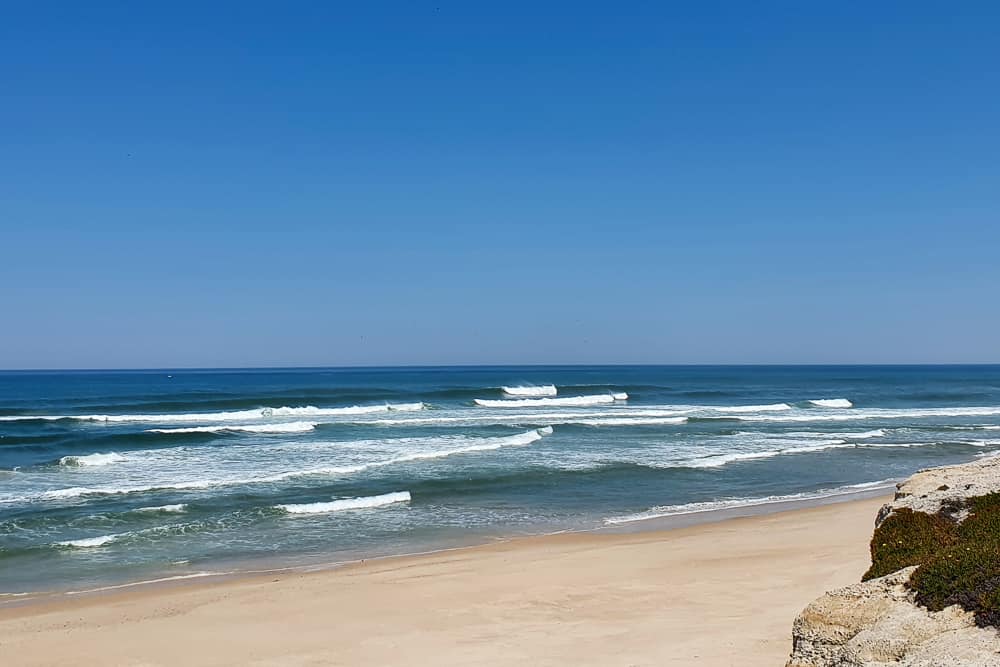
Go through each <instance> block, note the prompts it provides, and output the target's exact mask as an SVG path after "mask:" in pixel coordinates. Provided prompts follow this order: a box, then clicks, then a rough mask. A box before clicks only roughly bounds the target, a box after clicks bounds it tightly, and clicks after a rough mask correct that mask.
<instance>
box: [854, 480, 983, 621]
mask: <svg viewBox="0 0 1000 667" xmlns="http://www.w3.org/2000/svg"><path fill="white" fill-rule="evenodd" d="M959 509H961V510H964V511H968V512H969V515H968V517H967V518H966V519H965V520H964V521H963V522H962V523H956V522H955V521H954V520H953V519H952V516H953V515H954V513H955V512H956V511H957V510H959ZM871 552H872V566H871V568H870V569H869V570H868V572H866V573H865V575H864V579H866V580H867V579H872V578H875V577H881V576H884V575H886V574H889V573H891V572H895V571H896V570H899V569H901V568H904V567H908V566H910V565H919V567H918V568H917V570H916V571H915V572H914V573H913V576H912V577H911V578H910V581H909V584H908V586H909V587H910V588H911V589H912V590H914V591H915V592H916V599H917V602H918V603H919V604H921V605H923V606H925V607H927V608H928V609H930V610H931V611H940V610H942V609H944V608H945V607H949V606H951V605H954V604H957V605H960V606H961V607H962V608H963V609H966V610H967V611H971V612H973V613H974V614H975V616H976V623H977V624H978V625H980V626H988V625H992V626H998V627H1000V493H992V494H989V495H986V496H979V497H976V498H970V499H968V500H967V501H966V502H965V503H963V506H962V507H961V508H959V507H956V506H951V507H948V508H946V509H945V510H944V511H942V513H939V514H934V515H931V514H923V513H921V512H913V511H911V510H909V509H901V510H897V511H896V512H895V513H893V515H892V516H890V517H889V518H888V519H886V520H885V521H884V522H883V523H882V525H880V526H879V527H878V528H877V529H876V530H875V535H874V536H873V537H872V545H871Z"/></svg>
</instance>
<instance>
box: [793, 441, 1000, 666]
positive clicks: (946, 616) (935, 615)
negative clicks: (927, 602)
mask: <svg viewBox="0 0 1000 667" xmlns="http://www.w3.org/2000/svg"><path fill="white" fill-rule="evenodd" d="M997 492H1000V458H997V459H984V460H980V461H976V462H973V463H969V464H963V465H958V466H948V467H942V468H934V469H930V470H923V471H920V472H919V473H917V474H916V475H914V476H913V477H911V478H910V479H909V480H907V481H906V482H904V483H902V484H899V485H898V487H897V493H896V496H895V498H894V499H893V502H892V503H890V504H888V505H886V506H884V507H883V508H882V510H881V511H880V512H879V515H878V518H877V522H876V528H878V526H881V525H882V524H883V523H885V522H886V521H888V520H889V518H890V517H892V516H893V515H894V514H897V513H899V514H901V515H906V514H907V512H900V510H907V511H912V512H920V513H924V514H931V515H937V516H940V517H947V520H948V521H951V522H954V524H955V525H958V524H960V523H961V522H962V521H964V520H965V519H966V518H967V517H968V516H969V509H968V508H969V507H970V504H969V501H970V499H971V498H977V497H981V496H987V495H989V494H992V493H997ZM890 523H892V522H890ZM969 525H971V522H970V524H969ZM897 530H898V528H897ZM876 535H878V531H877V530H876ZM875 546H876V547H878V546H883V547H884V546H885V545H875ZM916 570H917V566H915V565H914V566H910V567H905V568H903V569H900V570H898V571H896V572H892V573H891V574H887V575H886V576H883V577H879V578H875V579H870V580H869V581H864V582H861V583H858V584H854V585H852V586H848V587H846V588H842V589H840V590H836V591H832V592H830V593H827V594H826V595H824V596H822V597H820V598H819V599H817V600H815V601H814V602H812V603H811V604H810V605H809V606H808V607H806V608H805V610H803V612H802V613H801V614H800V615H799V617H798V618H797V619H795V623H794V626H793V629H792V638H793V650H792V655H791V658H790V659H789V661H788V663H787V665H786V667H949V666H952V665H954V666H958V665H962V666H965V667H977V666H978V667H1000V632H998V630H997V628H995V627H979V626H977V619H976V615H975V614H974V613H973V612H971V611H966V609H963V607H961V606H959V605H957V604H954V605H951V606H948V607H944V608H943V609H940V610H939V611H930V610H928V609H927V608H926V607H924V606H921V605H920V604H918V603H917V592H916V591H914V590H913V588H912V585H911V581H910V580H911V576H912V575H913V573H914V572H915V571H916ZM980 624H981V623H980Z"/></svg>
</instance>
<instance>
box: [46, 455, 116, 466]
mask: <svg viewBox="0 0 1000 667" xmlns="http://www.w3.org/2000/svg"><path fill="white" fill-rule="evenodd" d="M127 460H128V459H126V458H125V457H124V456H122V455H121V454H119V453H117V452H108V453H107V454H101V453H96V454H88V455H86V456H64V457H62V458H61V459H59V465H61V466H80V467H83V466H106V465H110V464H112V463H120V462H121V461H127Z"/></svg>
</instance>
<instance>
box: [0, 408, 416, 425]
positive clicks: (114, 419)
mask: <svg viewBox="0 0 1000 667" xmlns="http://www.w3.org/2000/svg"><path fill="white" fill-rule="evenodd" d="M426 407H427V406H426V405H425V404H424V403H386V404H384V405H352V406H348V407H342V408H317V407H315V406H313V405H306V406H304V407H288V406H283V407H280V408H260V409H256V410H233V411H229V412H180V413H174V414H160V415H4V416H0V421H32V420H42V421H57V420H62V419H73V420H77V421H92V422H107V423H130V422H152V423H164V424H165V423H172V422H181V423H183V422H188V423H190V422H216V421H245V420H250V419H269V418H271V417H338V416H343V415H367V414H377V413H380V412H414V411H417V410H423V409H425V408H426Z"/></svg>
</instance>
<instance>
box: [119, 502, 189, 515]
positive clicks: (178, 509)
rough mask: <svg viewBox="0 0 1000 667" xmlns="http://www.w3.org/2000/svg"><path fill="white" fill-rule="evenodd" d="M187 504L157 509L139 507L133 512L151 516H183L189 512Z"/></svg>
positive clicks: (164, 506)
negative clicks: (163, 514)
mask: <svg viewBox="0 0 1000 667" xmlns="http://www.w3.org/2000/svg"><path fill="white" fill-rule="evenodd" d="M187 507H188V506H187V504H186V503H180V504H177V505H157V506H155V507H137V508H135V509H134V510H132V511H133V512H144V513H149V514H159V513H165V514H182V513H184V512H186V511H187Z"/></svg>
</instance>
